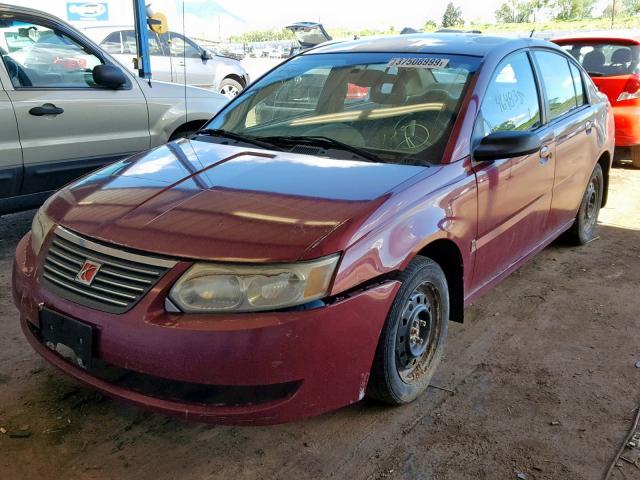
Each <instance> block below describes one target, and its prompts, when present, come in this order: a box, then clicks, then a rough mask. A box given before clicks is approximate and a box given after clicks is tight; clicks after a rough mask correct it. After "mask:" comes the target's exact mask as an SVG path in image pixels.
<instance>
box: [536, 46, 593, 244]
mask: <svg viewBox="0 0 640 480" xmlns="http://www.w3.org/2000/svg"><path fill="white" fill-rule="evenodd" d="M533 55H534V58H535V60H536V65H537V67H538V71H539V76H540V79H541V83H542V86H543V90H544V92H545V97H546V102H545V103H546V114H547V118H548V122H549V126H548V128H549V129H551V130H552V131H553V137H554V139H555V144H556V151H555V156H556V159H555V180H554V182H553V202H552V205H551V212H550V215H549V222H548V225H547V230H548V231H556V230H558V229H562V228H564V227H566V225H567V223H569V222H571V221H573V219H574V217H575V215H576V212H577V210H578V206H579V204H580V200H581V199H582V196H583V194H584V189H585V187H586V185H587V181H588V179H589V177H590V175H591V171H592V169H593V166H594V165H595V162H596V158H597V154H598V141H597V132H596V125H595V118H594V110H593V109H592V108H591V106H590V105H589V103H588V101H587V96H586V94H585V88H584V82H583V79H582V74H581V72H580V69H579V68H578V67H577V66H576V65H575V64H574V63H573V61H571V60H569V59H568V58H566V57H565V56H564V55H562V54H561V53H559V52H554V51H552V50H541V49H539V50H535V51H534V54H533Z"/></svg>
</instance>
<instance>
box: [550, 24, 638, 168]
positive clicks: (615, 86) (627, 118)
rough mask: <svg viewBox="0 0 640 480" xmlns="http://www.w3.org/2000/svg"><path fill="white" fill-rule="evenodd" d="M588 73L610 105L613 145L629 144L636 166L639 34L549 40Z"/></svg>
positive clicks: (626, 145) (623, 145)
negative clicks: (614, 132)
mask: <svg viewBox="0 0 640 480" xmlns="http://www.w3.org/2000/svg"><path fill="white" fill-rule="evenodd" d="M553 42H555V43H557V44H558V45H560V46H561V47H562V48H563V49H564V50H565V51H567V52H568V53H570V54H571V55H572V56H573V57H574V58H575V59H576V60H577V61H578V62H580V63H581V64H582V66H583V67H584V69H585V70H586V71H587V72H588V73H589V75H590V76H591V78H592V79H593V82H594V83H595V84H596V86H597V87H598V89H600V91H601V92H603V93H605V94H606V95H607V97H608V98H609V101H610V102H611V105H612V106H613V115H614V118H615V123H616V146H618V147H629V149H630V151H631V160H632V162H633V166H634V167H636V168H640V37H629V36H617V35H610V36H606V37H572V38H561V39H557V40H553Z"/></svg>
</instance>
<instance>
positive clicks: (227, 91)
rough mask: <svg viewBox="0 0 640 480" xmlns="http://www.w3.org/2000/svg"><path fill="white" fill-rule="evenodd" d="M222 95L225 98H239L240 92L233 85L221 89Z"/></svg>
mask: <svg viewBox="0 0 640 480" xmlns="http://www.w3.org/2000/svg"><path fill="white" fill-rule="evenodd" d="M220 93H221V94H222V95H224V96H225V97H229V98H233V97H237V96H238V94H239V93H240V90H238V89H237V88H236V87H234V86H233V85H225V86H223V87H222V88H221V89H220Z"/></svg>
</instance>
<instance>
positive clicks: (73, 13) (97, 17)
mask: <svg viewBox="0 0 640 480" xmlns="http://www.w3.org/2000/svg"><path fill="white" fill-rule="evenodd" d="M67 20H69V21H72V22H73V21H76V22H77V21H103V20H109V4H108V3H107V2H67Z"/></svg>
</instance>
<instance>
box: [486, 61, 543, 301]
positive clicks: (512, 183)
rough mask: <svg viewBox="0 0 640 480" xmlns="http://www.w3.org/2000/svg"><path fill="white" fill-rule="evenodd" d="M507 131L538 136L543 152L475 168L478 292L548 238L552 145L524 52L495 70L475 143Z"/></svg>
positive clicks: (529, 63) (534, 81) (501, 160)
mask: <svg viewBox="0 0 640 480" xmlns="http://www.w3.org/2000/svg"><path fill="white" fill-rule="evenodd" d="M504 130H520V131H523V130H531V131H535V132H536V133H538V135H539V136H540V137H541V139H542V140H543V147H542V149H541V150H540V152H536V153H532V154H530V155H525V156H521V157H516V158H505V159H500V160H495V161H493V162H477V163H475V167H474V170H475V172H476V178H477V184H478V234H477V238H476V251H477V253H476V264H475V271H474V281H473V284H474V287H475V288H476V289H477V288H481V287H482V286H483V285H485V284H486V283H488V282H490V281H491V280H493V279H494V278H496V277H497V276H499V275H500V274H501V273H503V272H505V271H506V270H508V269H509V268H510V267H511V266H513V265H514V264H515V263H516V262H517V261H518V260H520V259H521V258H522V257H523V256H525V255H526V254H527V253H529V252H530V251H532V250H533V249H534V248H535V247H536V246H537V245H539V244H540V243H541V242H542V241H543V240H544V238H545V231H544V228H545V225H546V222H547V216H548V213H549V208H550V205H551V194H552V186H553V175H554V155H553V149H554V143H553V139H552V135H551V134H550V133H549V132H548V131H547V129H546V128H545V127H543V126H542V116H541V109H540V95H539V90H538V87H537V84H536V80H535V77H534V75H533V70H532V66H531V61H530V58H529V54H528V53H527V52H526V51H521V52H517V53H514V54H511V55H509V56H508V57H506V58H505V59H504V60H503V61H502V62H501V63H500V64H499V66H498V68H497V69H496V71H495V73H494V76H493V78H492V80H491V82H490V85H489V87H488V88H487V92H486V94H485V97H484V99H483V102H482V107H481V109H480V113H479V114H478V118H477V120H476V126H475V129H474V142H478V141H479V140H480V139H482V138H483V137H485V136H486V135H489V134H490V133H493V132H497V131H504Z"/></svg>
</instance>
